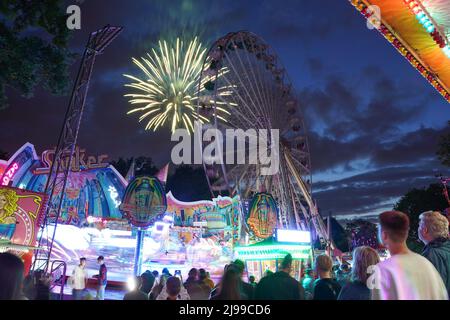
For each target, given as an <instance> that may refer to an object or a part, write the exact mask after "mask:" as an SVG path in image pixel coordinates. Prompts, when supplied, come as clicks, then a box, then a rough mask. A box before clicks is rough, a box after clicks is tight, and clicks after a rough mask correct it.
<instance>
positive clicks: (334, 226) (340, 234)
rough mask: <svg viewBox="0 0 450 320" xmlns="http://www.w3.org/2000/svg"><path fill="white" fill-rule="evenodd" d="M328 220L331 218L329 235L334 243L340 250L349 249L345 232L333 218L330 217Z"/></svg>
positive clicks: (345, 250) (346, 250)
mask: <svg viewBox="0 0 450 320" xmlns="http://www.w3.org/2000/svg"><path fill="white" fill-rule="evenodd" d="M330 220H331V237H332V238H333V242H334V244H335V245H336V247H337V248H338V249H339V250H341V251H342V252H348V251H349V250H350V246H349V238H348V236H347V232H346V231H345V229H344V228H343V227H342V225H341V224H340V223H339V222H338V221H337V220H336V219H335V218H333V217H332V218H331V219H330ZM325 223H326V221H325Z"/></svg>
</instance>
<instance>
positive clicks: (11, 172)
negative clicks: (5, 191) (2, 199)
mask: <svg viewBox="0 0 450 320" xmlns="http://www.w3.org/2000/svg"><path fill="white" fill-rule="evenodd" d="M17 170H19V165H18V164H17V163H14V164H13V165H12V167H11V168H9V169H8V171H6V172H5V174H4V175H3V179H2V186H7V185H8V184H9V182H10V181H11V180H12V178H13V177H14V174H15V173H16V172H17Z"/></svg>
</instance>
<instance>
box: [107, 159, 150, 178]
mask: <svg viewBox="0 0 450 320" xmlns="http://www.w3.org/2000/svg"><path fill="white" fill-rule="evenodd" d="M133 159H134V158H126V159H125V158H122V157H120V158H119V159H117V160H113V161H110V164H111V165H113V166H114V168H116V170H117V171H119V173H120V174H121V175H122V176H123V177H125V176H126V175H127V173H128V170H129V169H130V167H131V164H132V162H133ZM157 172H158V168H157V167H156V166H155V165H154V163H153V160H152V158H150V157H144V156H140V157H137V158H136V159H135V174H136V176H153V175H155V174H156V173H157Z"/></svg>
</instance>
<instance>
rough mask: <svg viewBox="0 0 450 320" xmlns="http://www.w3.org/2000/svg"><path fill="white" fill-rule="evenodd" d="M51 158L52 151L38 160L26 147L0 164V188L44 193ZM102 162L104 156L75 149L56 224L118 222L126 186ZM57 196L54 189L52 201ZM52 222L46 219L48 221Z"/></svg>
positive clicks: (120, 216) (52, 217)
mask: <svg viewBox="0 0 450 320" xmlns="http://www.w3.org/2000/svg"><path fill="white" fill-rule="evenodd" d="M53 158H54V149H51V150H46V151H43V152H42V155H41V156H40V157H39V156H38V155H37V154H36V151H35V149H34V146H33V145H32V144H30V143H26V144H25V145H24V146H22V147H21V148H20V149H19V150H18V151H17V152H16V153H15V154H14V155H13V156H12V157H10V159H8V160H1V161H0V184H1V185H4V186H7V185H9V186H12V187H16V188H19V189H24V190H31V191H35V192H44V189H45V185H46V182H47V177H48V172H49V170H50V168H51V165H52V164H53ZM106 160H107V155H104V154H103V155H98V156H93V155H89V154H87V152H86V150H85V149H83V148H80V147H76V148H75V151H74V157H73V160H72V163H71V165H70V170H69V176H68V179H67V185H66V190H65V193H64V198H63V202H62V207H61V213H60V216H59V220H58V223H62V224H71V225H75V226H86V225H87V224H89V222H88V221H87V220H88V219H90V218H93V217H94V218H101V219H108V220H116V219H118V220H121V219H122V213H121V212H120V210H119V206H120V204H121V199H122V197H123V195H124V192H125V188H126V186H127V182H126V181H125V179H124V178H123V177H122V176H121V175H120V173H118V172H117V170H116V169H115V168H114V167H113V166H111V165H109V163H108V162H107V161H106ZM64 166H66V165H64ZM2 172H3V173H2ZM61 196H62V193H61V190H60V189H56V190H55V201H59V198H60V197H61ZM55 218H56V217H55V216H49V219H50V221H52V219H53V220H54V219H55Z"/></svg>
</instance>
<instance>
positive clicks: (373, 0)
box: [350, 0, 450, 103]
mask: <svg viewBox="0 0 450 320" xmlns="http://www.w3.org/2000/svg"><path fill="white" fill-rule="evenodd" d="M350 2H351V4H352V5H353V6H354V7H355V8H356V9H357V10H358V11H359V12H361V14H362V15H363V16H364V17H366V18H367V19H368V21H369V24H368V26H369V27H371V28H375V29H377V30H378V31H379V32H380V33H381V34H382V35H383V36H384V37H385V38H386V40H388V41H389V42H390V43H391V44H392V45H393V46H394V47H395V48H396V49H397V50H398V51H399V52H400V54H401V55H403V56H404V57H405V58H406V59H407V60H408V62H409V63H410V64H411V65H412V66H413V67H414V68H415V69H417V71H419V72H420V74H421V75H422V76H423V77H424V78H425V79H426V80H427V81H428V82H429V83H430V84H431V85H432V86H433V87H434V88H435V89H436V90H437V91H438V92H439V93H440V94H441V95H442V96H443V97H444V99H445V100H446V101H447V102H449V103H450V1H449V0H350Z"/></svg>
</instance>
